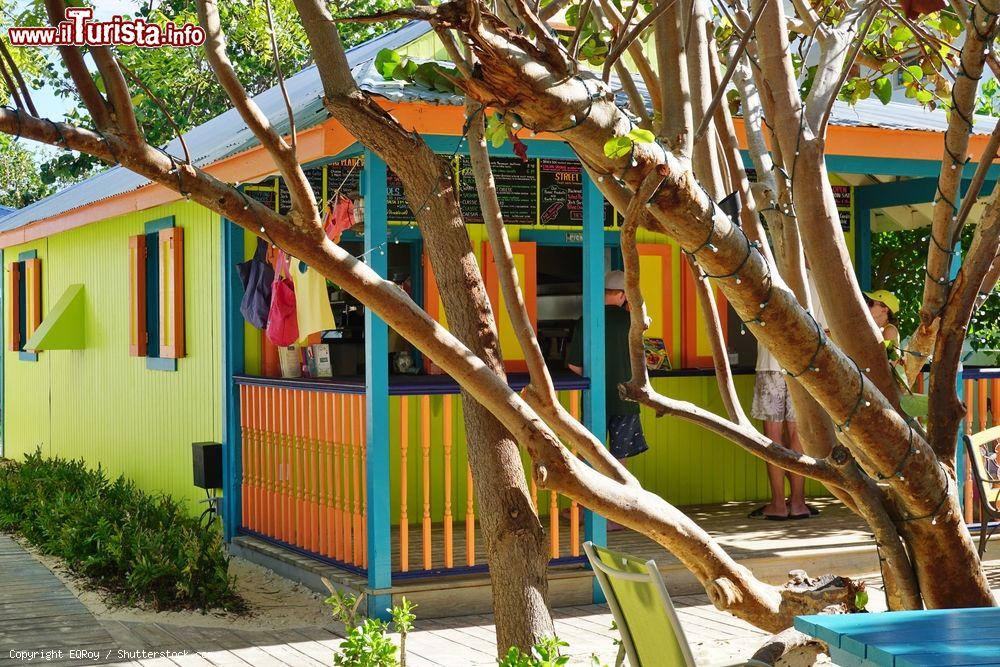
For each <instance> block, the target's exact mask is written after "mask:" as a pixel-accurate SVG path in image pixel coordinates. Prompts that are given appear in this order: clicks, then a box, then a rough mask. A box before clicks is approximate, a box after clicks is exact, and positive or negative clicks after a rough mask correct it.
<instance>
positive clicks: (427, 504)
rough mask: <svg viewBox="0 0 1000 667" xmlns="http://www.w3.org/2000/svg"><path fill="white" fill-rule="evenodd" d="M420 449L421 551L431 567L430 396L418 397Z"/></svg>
mask: <svg viewBox="0 0 1000 667" xmlns="http://www.w3.org/2000/svg"><path fill="white" fill-rule="evenodd" d="M420 451H421V453H422V454H423V461H422V463H423V465H422V466H421V467H422V469H423V474H424V475H423V477H424V484H423V486H424V488H423V491H424V493H423V496H424V516H423V552H424V569H425V570H429V569H431V562H432V559H431V397H430V396H428V395H424V396H421V397H420Z"/></svg>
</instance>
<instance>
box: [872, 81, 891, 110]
mask: <svg viewBox="0 0 1000 667" xmlns="http://www.w3.org/2000/svg"><path fill="white" fill-rule="evenodd" d="M872 89H873V90H874V91H875V97H877V98H878V99H879V101H881V102H882V104H888V103H889V102H890V100H892V81H890V80H889V78H888V77H882V78H879V79H875V83H874V84H873V85H872Z"/></svg>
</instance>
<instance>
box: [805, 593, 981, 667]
mask: <svg viewBox="0 0 1000 667" xmlns="http://www.w3.org/2000/svg"><path fill="white" fill-rule="evenodd" d="M795 629H797V630H798V631H800V632H803V633H805V634H807V635H810V636H812V637H816V638H817V639H819V640H821V641H824V642H826V643H827V645H828V646H829V647H830V657H831V658H832V659H833V662H834V663H835V664H837V665H841V667H874V666H878V667H917V666H918V665H919V666H921V667H939V666H945V665H1000V608H995V607H987V608H980V609H935V610H928V611H893V612H886V613H882V614H840V615H836V614H834V615H817V616H799V617H797V618H796V619H795Z"/></svg>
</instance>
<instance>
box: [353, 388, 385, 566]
mask: <svg viewBox="0 0 1000 667" xmlns="http://www.w3.org/2000/svg"><path fill="white" fill-rule="evenodd" d="M366 400H367V397H366V396H364V395H363V394H362V395H361V396H360V397H359V398H358V405H359V406H360V408H359V414H358V419H359V420H361V443H360V446H361V525H360V526H359V527H358V530H360V531H361V566H362V567H368V429H367V426H366V424H367V423H368V421H367V419H366V417H365V415H366V414H367V412H366V404H365V401H366ZM388 482H389V480H386V484H388Z"/></svg>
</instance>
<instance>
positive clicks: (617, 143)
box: [604, 137, 632, 160]
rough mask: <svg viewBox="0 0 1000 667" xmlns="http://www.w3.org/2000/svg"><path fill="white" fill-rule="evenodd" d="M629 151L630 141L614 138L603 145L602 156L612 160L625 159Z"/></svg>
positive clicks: (623, 138) (630, 148)
mask: <svg viewBox="0 0 1000 667" xmlns="http://www.w3.org/2000/svg"><path fill="white" fill-rule="evenodd" d="M631 150H632V140H631V139H629V138H628V137H614V138H612V139H608V140H607V141H606V142H605V143H604V155H605V157H608V158H611V159H612V160H616V159H618V158H622V157H625V156H626V155H628V154H629V152H631Z"/></svg>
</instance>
